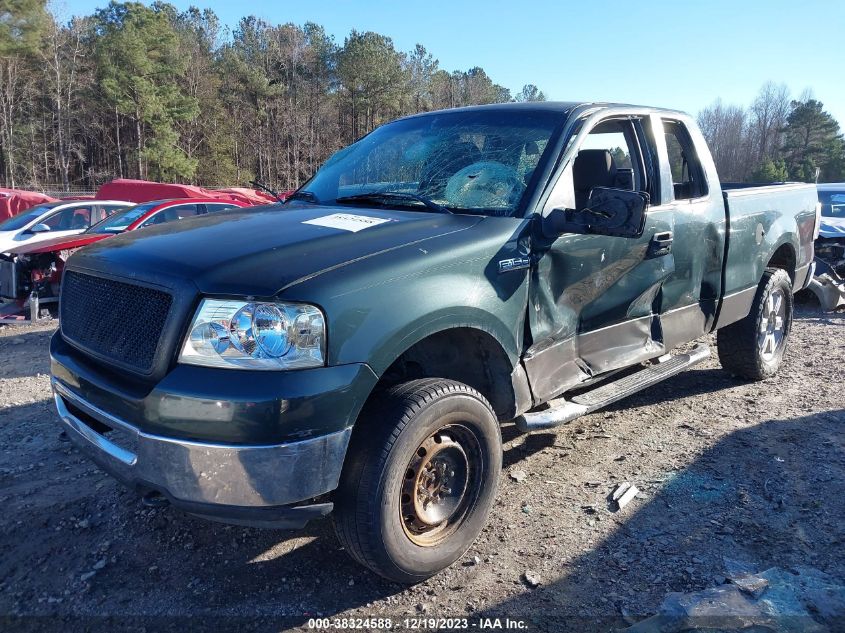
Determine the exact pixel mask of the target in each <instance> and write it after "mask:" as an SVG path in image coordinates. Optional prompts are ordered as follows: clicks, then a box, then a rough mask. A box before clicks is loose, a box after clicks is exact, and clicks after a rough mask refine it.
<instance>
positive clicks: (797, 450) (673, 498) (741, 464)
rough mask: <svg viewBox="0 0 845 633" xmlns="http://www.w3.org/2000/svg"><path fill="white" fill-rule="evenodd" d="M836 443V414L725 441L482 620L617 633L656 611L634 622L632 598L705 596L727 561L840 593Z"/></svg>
mask: <svg viewBox="0 0 845 633" xmlns="http://www.w3.org/2000/svg"><path fill="white" fill-rule="evenodd" d="M843 432H845V411H843V410H839V411H832V412H826V413H818V414H815V415H809V416H806V417H801V418H797V419H793V420H770V421H768V422H764V423H761V424H759V425H755V426H753V427H750V428H748V429H744V430H740V431H736V432H734V433H732V434H730V435H728V436H727V437H725V438H724V439H722V440H721V441H720V442H718V443H717V444H715V445H714V446H712V447H711V448H710V449H708V450H707V451H706V452H705V453H703V454H702V455H701V456H700V457H698V458H697V459H695V460H694V461H693V462H692V463H690V465H689V466H688V467H687V468H685V469H683V470H681V471H677V472H676V473H675V474H674V476H672V477H671V478H669V479H667V480H666V481H665V482H663V483H662V485H660V486H659V487H658V489H657V490H655V491H654V493H653V494H651V495H649V496H646V498H644V499H642V500H638V501H635V502H633V503H632V504H631V505H630V506H628V507H627V508H625V509H624V510H622V511H621V512H619V513H618V514H616V515H614V520H616V521H617V522H618V527H617V529H616V530H615V531H614V533H613V536H612V537H610V538H608V539H606V540H605V541H603V542H601V543H599V544H598V545H597V546H596V547H595V548H593V549H592V550H591V551H589V552H587V553H586V554H584V555H582V556H581V557H579V558H577V559H576V560H575V561H574V562H572V561H570V562H569V564H567V565H565V566H564V565H559V566H557V565H556V562H555V560H554V559H552V560H550V561H548V566H547V568H546V569H544V570H541V571H540V573H541V575H542V577H543V578H544V579H545V582H543V584H542V585H541V586H540V587H538V588H536V589H533V590H531V591H526V592H525V593H524V594H522V595H519V596H517V597H515V598H513V599H511V600H507V601H505V602H503V603H501V604H498V605H496V606H495V607H492V608H491V609H490V610H489V612H488V613H487V614H486V615H489V616H490V617H495V616H500V617H504V616H511V617H513V616H515V615H521V616H522V617H525V618H527V619H528V620H529V621H532V622H534V624H535V625H536V628H537V630H548V631H563V630H568V631H569V630H571V631H585V630H609V629H612V628H614V627H623V626H626V624H628V623H630V622H632V621H634V620H636V619H639V618H642V617H645V616H647V615H650V614H651V613H653V612H654V610H656V609H657V607H658V604H659V599H658V601H657V602H656V603H654V604H651V605H649V608H647V609H646V610H645V612H636V611H633V610H632V609H633V607H631V606H630V605H634V604H637V603H638V602H640V601H639V600H638V599H637V596H638V594H642V593H647V592H653V590H654V588H655V587H660V588H662V592H661V593H668V592H672V591H680V592H688V591H696V590H700V589H704V588H707V587H712V586H714V585H716V584H719V583H721V582H724V575H725V574H726V566H729V565H731V564H732V562H731V561H741V562H744V563H746V564H748V565H749V566H751V567H752V568H754V569H756V570H761V571H762V570H765V569H767V568H770V567H781V568H784V569H787V570H788V569H790V568H795V567H800V566H809V567H813V568H816V569H818V570H821V571H823V572H826V573H828V574H830V575H832V576H834V577H836V578H838V579H839V582H840V583H842V582H843V579H845V546H843V543H845V525H843V521H842V517H843V516H845V497H843V495H842V494H841V491H842V490H845V435H844V434H843ZM836 491H839V492H836ZM661 597H662V595H661ZM613 613H616V614H617V615H616V617H612V616H611V617H608V616H607V615H606V614H613ZM538 614H542V615H541V616H538ZM840 615H841V616H842V617H843V618H845V613H843V614H840ZM623 616H625V617H623ZM626 618H627V619H626ZM843 623H845V621H840V622H838V624H840V625H841V624H843ZM805 624H806V626H804V627H802V629H804V628H809V627H810V625H811V624H813V623H809V622H808V623H805ZM799 625H800V623H799ZM831 630H835V627H834V628H832V629H831Z"/></svg>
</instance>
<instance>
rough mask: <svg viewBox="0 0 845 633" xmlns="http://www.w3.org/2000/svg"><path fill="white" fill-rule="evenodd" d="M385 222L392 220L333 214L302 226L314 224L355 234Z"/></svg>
mask: <svg viewBox="0 0 845 633" xmlns="http://www.w3.org/2000/svg"><path fill="white" fill-rule="evenodd" d="M385 222H392V220H391V219H390V218H372V217H369V216H366V215H353V214H351V213H333V214H332V215H326V216H323V217H322V218H314V219H313V220H305V222H303V224H314V225H315V226H326V227H328V228H330V229H340V230H341V231H351V232H352V233H357V232H358V231H361V230H363V229H368V228H370V227H371V226H377V225H379V224H384V223H385Z"/></svg>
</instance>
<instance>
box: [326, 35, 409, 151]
mask: <svg viewBox="0 0 845 633" xmlns="http://www.w3.org/2000/svg"><path fill="white" fill-rule="evenodd" d="M403 62H404V55H403V54H402V53H400V52H399V51H397V50H396V49H395V48H394V47H393V40H391V39H390V38H389V37H386V36H384V35H380V34H379V33H374V32H372V31H367V32H365V33H359V32H358V31H352V33H350V34H349V37H347V38H346V41H345V42H344V45H343V48H342V49H341V50H340V51H339V53H338V58H337V76H338V80H339V82H340V88H341V91H342V94H343V96H344V105H345V106H346V108H347V109H348V111H349V118H350V120H351V122H350V128H349V129H350V132H351V138H349V140H354V139H355V138H357V137H358V136H360V135H361V134H363V133H366V132H369V131H370V130H372V129H373V128H374V127H375V126H376V125H378V124H379V123H381V122H383V121H384V120H386V119H389V118H393V117H394V116H396V114H398V113H399V112H401V110H402V101H403V97H404V94H403V92H404V91H403V87H404V86H405V85H406V83H407V81H408V76H409V73H408V72H407V71H406V69H405V67H404V64H403Z"/></svg>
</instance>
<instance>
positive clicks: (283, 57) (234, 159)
mask: <svg viewBox="0 0 845 633" xmlns="http://www.w3.org/2000/svg"><path fill="white" fill-rule="evenodd" d="M44 4H45V2H44V0H0V115H2V116H0V174H2V176H0V183H10V182H13V181H15V179H16V178H17V179H18V182H19V184H26V183H34V184H37V183H39V182H45V181H46V182H62V183H65V184H67V185H73V184H78V185H84V186H86V187H88V188H93V187H94V186H96V185H97V184H99V183H101V182H103V181H104V180H107V179H110V178H114V177H116V176H118V175H122V176H125V177H135V178H137V177H140V178H155V179H159V180H171V181H173V180H179V181H193V182H197V183H200V184H205V185H232V184H239V185H244V184H246V183H247V182H248V181H249V180H250V179H252V178H257V179H259V180H261V181H263V182H266V183H267V184H270V185H273V186H275V187H277V188H279V189H286V188H290V187H296V186H298V185H300V184H302V183H303V182H304V181H305V180H306V179H307V178H309V177H310V176H311V175H312V174H313V173H314V171H316V170H317V168H318V167H319V166H320V165H321V164H322V162H323V161H324V160H326V158H327V157H328V156H331V155H332V154H333V153H334V152H335V151H336V150H338V149H339V148H340V147H342V146H344V145H346V144H348V143H349V142H351V141H353V140H356V139H357V138H359V137H360V136H362V135H364V134H366V133H367V132H369V131H370V130H372V129H373V128H374V127H376V126H377V125H380V124H382V123H384V122H386V121H388V120H391V119H393V118H396V117H399V116H403V115H406V114H411V113H414V112H420V111H426V110H433V109H440V108H448V107H459V106H465V105H472V104H482V103H494V102H499V101H510V100H512V98H511V94H510V91H509V90H508V89H507V88H504V87H503V86H501V85H499V84H497V83H495V82H494V81H493V79H492V78H491V77H490V76H489V75H488V74H487V73H486V71H485V70H484V69H482V68H480V67H472V68H470V69H469V70H466V71H462V70H456V71H454V72H449V71H447V70H444V69H442V68H440V65H439V63H438V61H437V59H436V58H435V57H434V56H433V55H432V54H431V53H430V52H429V51H428V50H426V48H425V47H424V46H423V45H422V44H418V45H417V46H415V47H414V49H413V50H411V51H409V52H404V51H401V50H397V48H396V46H395V45H394V42H393V41H392V40H391V39H390V38H389V37H386V36H385V35H382V34H379V33H374V32H359V31H352V32H351V33H350V34H349V36H348V37H347V38H345V40H344V41H343V42H342V45H339V44H338V43H337V42H335V40H334V39H333V38H332V37H331V36H330V35H328V34H327V33H326V31H325V29H323V27H321V26H320V25H317V24H313V23H306V24H304V25H295V24H280V25H274V24H270V23H269V22H266V21H264V20H261V19H259V18H257V17H254V16H247V17H244V18H243V19H242V20H241V21H240V22H239V23H238V25H237V27H236V28H234V29H233V30H232V32H231V33H229V32H228V31H226V30H225V29H224V28H223V27H222V26H221V24H220V20H219V19H218V17H217V16H216V15H215V14H214V12H213V11H210V10H208V9H198V8H196V7H190V8H188V9H186V10H184V11H182V10H180V9H177V8H176V7H175V6H174V5H172V4H169V3H167V2H163V1H161V0H156V1H154V2H152V3H151V4H148V3H146V2H145V3H141V2H140V1H135V2H131V1H128V2H124V1H116V0H112V1H111V2H110V4H108V6H106V7H105V8H103V9H100V10H98V11H96V12H95V13H94V15H92V16H87V17H79V18H75V19H74V20H72V21H71V22H70V23H66V24H59V23H57V22H56V20H55V19H49V17H50V16H49V15H47V14H45V12H44ZM39 15H41V16H42V17H43V16H45V15H47V17H48V20H47V26H48V27H49V28H47V29H41V28H40V26H39V24H40V21H39V20H40V18H39ZM9 51H12V52H13V53H14V55H15V57H14V58H9V59H7V58H4V57H3V56H4V55H6V54H11V53H9ZM27 51H28V52H27ZM24 52H26V60H24ZM45 65H46V72H45V68H44V66H45ZM4 68H5V70H4ZM4 73H5V74H4ZM4 90H5V91H6V93H4ZM517 98H518V99H520V100H526V101H528V100H538V99H543V98H544V95H543V94H542V92H541V91H540V90H539V89H538V88H536V87H535V86H533V85H532V84H528V85H526V86H525V87H524V88H523V90H522V91H521V92H520V93H519V94H518V95H517ZM6 122H8V123H6Z"/></svg>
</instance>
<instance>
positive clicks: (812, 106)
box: [782, 99, 845, 182]
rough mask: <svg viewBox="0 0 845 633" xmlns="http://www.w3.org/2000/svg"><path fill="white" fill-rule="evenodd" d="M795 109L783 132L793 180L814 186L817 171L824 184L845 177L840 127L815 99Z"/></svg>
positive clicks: (844, 155) (787, 162)
mask: <svg viewBox="0 0 845 633" xmlns="http://www.w3.org/2000/svg"><path fill="white" fill-rule="evenodd" d="M792 106H793V109H792V112H791V113H790V115H789V117H788V118H787V121H786V127H784V129H783V132H784V143H783V148H782V155H783V157H784V160H785V162H786V168H787V170H788V173H789V177H790V178H791V179H793V180H801V181H804V182H814V181H815V179H816V170H819V173H820V180H822V181H825V180H835V179H839V178H840V177H842V176H843V172H842V164H843V162H845V144H843V138H842V134H841V133H840V131H839V123H837V122H836V120H835V119H834V118H833V117H832V116H831V115H830V114H828V113H827V112H826V111H825V110H824V105H823V104H822V103H821V102H820V101H817V100H815V99H807V100H806V101H803V102H800V101H793V102H792Z"/></svg>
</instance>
